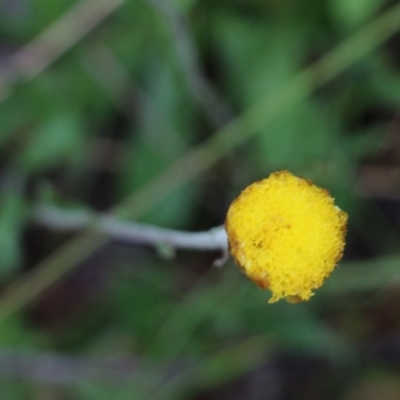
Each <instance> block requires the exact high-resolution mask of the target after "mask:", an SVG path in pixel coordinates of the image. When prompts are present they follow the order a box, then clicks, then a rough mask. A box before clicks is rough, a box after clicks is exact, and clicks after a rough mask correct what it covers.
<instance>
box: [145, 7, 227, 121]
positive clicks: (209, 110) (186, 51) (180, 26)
mask: <svg viewBox="0 0 400 400" xmlns="http://www.w3.org/2000/svg"><path fill="white" fill-rule="evenodd" d="M148 1H149V3H151V4H153V6H154V7H155V8H156V9H157V10H158V11H159V12H160V13H161V14H162V15H163V17H164V18H165V21H166V22H167V23H168V25H169V27H170V30H171V33H172V36H173V40H174V44H175V48H176V52H177V55H178V59H179V61H180V64H181V69H182V72H183V77H184V79H185V80H186V84H187V86H188V88H189V90H190V91H191V93H192V95H193V97H194V99H195V100H196V101H197V102H198V103H199V104H200V105H201V107H202V108H203V110H204V112H205V113H206V115H207V117H208V118H209V120H210V121H211V122H212V123H213V124H214V125H215V127H217V128H219V127H221V126H222V125H224V124H225V123H227V122H228V121H229V120H230V119H231V118H232V117H233V112H232V109H231V107H230V106H229V105H228V104H227V103H226V102H225V101H224V100H223V99H222V98H221V96H219V94H218V93H217V92H216V90H215V89H214V88H213V86H212V85H211V83H210V82H209V81H208V79H207V78H206V77H205V76H204V74H203V72H202V70H201V67H200V62H199V54H198V51H197V46H196V45H195V41H194V40H193V37H192V34H191V32H190V29H189V27H188V24H187V22H186V20H185V18H184V16H183V15H182V14H181V13H180V12H179V10H178V8H177V7H176V6H175V5H174V4H173V1H170V0H148Z"/></svg>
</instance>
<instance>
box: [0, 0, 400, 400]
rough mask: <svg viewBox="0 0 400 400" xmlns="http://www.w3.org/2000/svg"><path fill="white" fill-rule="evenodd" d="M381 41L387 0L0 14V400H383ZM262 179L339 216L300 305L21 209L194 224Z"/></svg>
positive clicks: (392, 272)
mask: <svg viewBox="0 0 400 400" xmlns="http://www.w3.org/2000/svg"><path fill="white" fill-rule="evenodd" d="M399 32H400V3H399V2H397V1H388V0H325V1H318V0H298V1H292V2H290V1H287V0H229V1H228V0H220V1H211V0H202V1H201V0H80V1H70V0H58V1H44V0H29V1H28V0H0V102H1V103H0V254H1V256H0V288H1V294H0V398H1V399H5V400H8V399H10V400H20V399H21V400H23V399H27V400H28V399H29V400H30V399H35V400H103V399H104V400H105V399H113V400H124V399H126V400H128V399H144V400H156V399H157V400H164V399H165V400H167V399H171V400H179V399H182V400H183V399H185V400H186V399H187V400H214V399H218V400H228V399H229V400H236V399H241V400H243V399H246V400H291V399H293V400H294V399H296V400H301V399H310V400H314V399H315V400H317V399H318V400H320V399H328V400H329V399H343V400H358V399H363V400H375V399H376V400H378V399H379V400H386V399H387V400H393V399H400V305H399V304H400V116H399V105H400V56H399V54H400V33H399ZM280 169H289V170H291V171H292V172H293V173H295V174H297V175H302V176H305V177H307V178H309V179H312V180H313V181H314V182H315V183H317V184H318V185H320V186H322V187H325V188H327V189H328V190H329V191H330V192H331V193H332V195H333V196H334V197H335V198H336V201H337V203H338V204H339V206H340V207H341V208H342V209H344V210H345V211H347V212H348V213H349V216H350V223H349V232H348V236H347V247H346V251H345V255H344V259H343V261H342V262H341V263H340V266H339V267H338V268H337V269H336V271H335V272H334V273H333V275H332V277H330V278H329V279H328V281H327V282H326V284H325V285H324V286H323V287H322V288H321V289H320V290H318V291H317V293H316V295H315V296H314V297H313V298H312V299H311V300H310V301H309V302H308V303H303V304H297V305H293V304H288V303H285V302H283V301H281V302H279V303H277V304H273V305H269V304H268V299H269V293H268V292H266V291H261V290H259V289H257V288H256V287H255V286H254V285H253V284H251V283H250V282H249V281H247V280H246V279H245V277H244V276H243V275H241V273H240V272H239V271H238V269H237V268H236V267H235V266H234V264H233V262H232V261H229V262H228V263H227V264H226V265H225V266H224V267H222V268H216V267H214V266H212V262H213V260H214V259H215V258H216V257H218V254H217V253H201V252H190V251H178V252H176V254H169V255H168V254H166V252H165V249H158V251H157V250H154V249H152V248H150V247H147V246H139V245H135V244H134V243H129V242H124V241H121V240H112V239H110V240H108V241H103V240H102V238H100V239H99V236H98V235H97V234H96V232H94V231H90V232H88V233H84V234H80V235H79V234H78V236H76V233H75V232H69V231H68V232H67V231H64V229H63V227H62V226H61V227H60V229H55V228H54V226H51V225H52V224H46V223H45V222H44V221H43V220H41V219H40V218H38V216H37V212H36V210H37V208H38V206H39V205H42V206H43V205H44V206H45V207H48V206H51V205H54V206H58V207H64V208H65V209H68V210H74V211H76V212H79V210H82V209H83V210H89V211H91V212H111V213H116V214H120V215H121V216H123V217H124V218H126V219H131V218H132V219H135V220H139V221H143V222H148V223H152V224H156V225H159V226H163V227H170V228H175V229H185V230H192V231H200V230H207V229H210V228H212V227H214V226H216V225H219V224H221V223H223V221H224V215H225V213H226V210H227V208H228V206H229V204H230V202H231V201H232V199H233V198H234V197H235V196H237V195H238V193H239V192H240V190H242V189H243V188H244V187H245V186H247V185H248V184H249V183H251V182H253V181H254V180H257V179H261V178H263V177H266V176H268V175H269V174H270V173H271V172H273V171H276V170H280ZM167 256H169V257H167Z"/></svg>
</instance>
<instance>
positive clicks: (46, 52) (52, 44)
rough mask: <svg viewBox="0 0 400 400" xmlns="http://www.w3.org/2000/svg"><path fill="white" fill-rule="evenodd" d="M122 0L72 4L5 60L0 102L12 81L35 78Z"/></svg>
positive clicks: (0, 85) (0, 73) (121, 2)
mask: <svg viewBox="0 0 400 400" xmlns="http://www.w3.org/2000/svg"><path fill="white" fill-rule="evenodd" d="M125 1H126V0H84V1H81V2H79V3H77V4H76V5H75V6H73V7H71V9H70V10H68V11H67V12H66V13H65V14H63V15H62V16H61V17H60V18H59V19H57V20H56V21H55V22H53V23H52V24H51V25H50V26H49V27H47V28H46V29H45V30H43V31H42V32H41V33H40V34H39V35H38V36H37V37H36V38H34V39H33V40H32V41H30V42H29V43H28V44H27V45H26V46H24V47H22V48H21V49H20V50H18V51H17V52H16V53H15V54H14V55H12V56H10V57H9V58H8V59H7V60H6V62H5V66H3V67H2V68H1V70H0V101H2V100H4V99H6V98H7V97H8V96H9V95H10V94H11V91H12V87H13V85H14V84H16V83H17V82H18V81H28V80H31V79H33V78H35V77H36V76H37V75H39V74H40V73H41V72H43V71H44V70H45V69H47V68H48V67H49V66H50V65H51V64H53V63H54V62H55V61H56V60H57V59H58V58H60V57H61V56H62V55H63V54H65V53H66V52H67V51H68V50H69V49H70V48H71V47H73V46H74V45H75V44H76V43H78V42H79V41H80V40H82V38H83V37H84V36H85V35H87V34H88V33H89V32H91V31H92V30H93V29H94V28H95V27H96V26H97V25H99V24H100V23H101V22H102V21H103V20H104V19H105V18H107V17H108V16H109V15H110V14H111V13H112V12H113V11H114V10H116V9H117V8H118V7H120V6H121V5H122V4H123V3H124V2H125Z"/></svg>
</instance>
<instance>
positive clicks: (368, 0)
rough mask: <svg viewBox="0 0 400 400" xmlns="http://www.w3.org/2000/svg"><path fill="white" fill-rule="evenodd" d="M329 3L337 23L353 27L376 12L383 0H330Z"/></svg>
mask: <svg viewBox="0 0 400 400" xmlns="http://www.w3.org/2000/svg"><path fill="white" fill-rule="evenodd" d="M329 5H330V9H331V13H332V17H333V18H334V19H335V20H336V21H337V23H338V24H339V25H342V26H344V27H346V28H355V27H357V26H359V25H361V24H363V23H364V22H366V21H367V20H368V19H370V18H371V17H372V16H373V15H374V14H376V12H377V11H378V10H379V9H380V8H381V6H382V5H383V0H330V3H329Z"/></svg>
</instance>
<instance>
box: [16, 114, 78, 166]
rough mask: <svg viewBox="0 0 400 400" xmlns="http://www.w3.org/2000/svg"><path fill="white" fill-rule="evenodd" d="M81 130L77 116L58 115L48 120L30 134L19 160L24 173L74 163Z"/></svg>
mask: <svg viewBox="0 0 400 400" xmlns="http://www.w3.org/2000/svg"><path fill="white" fill-rule="evenodd" d="M82 139H83V129H82V126H81V124H80V120H79V117H78V115H77V114H72V113H68V112H65V113H61V114H57V115H56V116H53V117H50V118H49V119H48V120H47V121H45V122H44V123H43V125H41V126H40V127H39V128H38V130H37V131H36V132H35V133H34V136H33V137H32V139H31V141H30V143H29V144H28V145H27V146H26V148H25V149H24V151H23V152H22V154H21V155H20V157H19V160H18V162H19V164H20V166H21V167H22V168H23V169H24V170H25V171H29V172H30V171H41V170H43V169H46V168H49V167H53V166H55V165H59V164H60V163H61V162H69V161H70V160H71V159H72V160H75V159H76V156H79V154H80V151H79V150H80V149H81V148H82Z"/></svg>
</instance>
